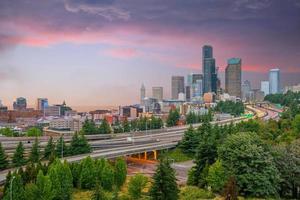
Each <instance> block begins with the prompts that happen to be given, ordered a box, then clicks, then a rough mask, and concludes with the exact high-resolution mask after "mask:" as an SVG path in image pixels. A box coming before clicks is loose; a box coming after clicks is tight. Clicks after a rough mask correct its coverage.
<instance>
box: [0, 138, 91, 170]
mask: <svg viewBox="0 0 300 200" xmlns="http://www.w3.org/2000/svg"><path fill="white" fill-rule="evenodd" d="M90 152H91V147H90V145H89V144H88V141H87V140H86V138H85V136H84V135H78V134H77V133H76V134H74V136H73V137H72V140H71V143H70V144H69V145H66V144H65V142H64V139H63V137H60V138H59V139H58V140H57V141H56V143H55V142H54V141H53V138H52V137H50V139H49V140H48V142H47V145H46V146H45V148H44V152H43V153H42V152H41V149H40V146H39V141H38V138H36V139H35V141H34V143H33V144H32V147H31V150H30V153H29V156H28V158H27V157H26V156H25V148H24V145H23V143H22V142H19V143H18V146H17V148H16V150H15V152H14V154H13V156H12V158H11V159H10V160H9V157H8V155H7V154H6V153H5V150H4V148H3V147H2V144H1V143H0V170H4V169H7V168H11V167H20V166H24V165H25V164H26V163H28V162H32V163H37V162H40V161H41V160H51V159H52V160H53V159H54V158H55V157H62V156H72V155H78V154H84V153H90Z"/></svg>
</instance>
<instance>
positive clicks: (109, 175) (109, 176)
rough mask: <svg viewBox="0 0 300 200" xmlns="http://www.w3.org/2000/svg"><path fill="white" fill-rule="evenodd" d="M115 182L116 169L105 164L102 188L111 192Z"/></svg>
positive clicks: (101, 178)
mask: <svg viewBox="0 0 300 200" xmlns="http://www.w3.org/2000/svg"><path fill="white" fill-rule="evenodd" d="M114 180H115V179H114V169H113V167H112V166H111V165H110V164H109V163H108V162H105V164H104V166H103V168H102V172H101V177H100V183H101V186H102V187H103V188H104V189H105V190H107V191H111V190H112V187H113V184H114Z"/></svg>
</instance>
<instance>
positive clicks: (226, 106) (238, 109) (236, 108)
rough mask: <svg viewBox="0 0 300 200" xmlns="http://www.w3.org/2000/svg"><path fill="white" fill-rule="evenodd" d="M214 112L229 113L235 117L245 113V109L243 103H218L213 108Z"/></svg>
mask: <svg viewBox="0 0 300 200" xmlns="http://www.w3.org/2000/svg"><path fill="white" fill-rule="evenodd" d="M214 111H216V112H221V113H229V114H231V115H234V116H235V117H237V116H239V115H241V114H243V113H244V112H245V107H244V104H243V102H233V101H219V102H218V103H217V105H216V107H215V108H214Z"/></svg>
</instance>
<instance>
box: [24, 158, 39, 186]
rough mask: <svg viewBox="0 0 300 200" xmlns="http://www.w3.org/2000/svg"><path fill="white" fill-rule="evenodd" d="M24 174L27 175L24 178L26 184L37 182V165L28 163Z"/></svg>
mask: <svg viewBox="0 0 300 200" xmlns="http://www.w3.org/2000/svg"><path fill="white" fill-rule="evenodd" d="M24 173H25V176H24V178H25V179H23V181H24V183H30V182H35V180H36V176H37V171H36V168H35V165H34V164H33V163H32V162H29V163H27V165H26V168H25V172H24Z"/></svg>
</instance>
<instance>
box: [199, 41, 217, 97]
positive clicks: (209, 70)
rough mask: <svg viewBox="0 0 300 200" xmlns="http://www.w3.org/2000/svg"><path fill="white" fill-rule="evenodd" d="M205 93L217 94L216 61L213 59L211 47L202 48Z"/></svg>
mask: <svg viewBox="0 0 300 200" xmlns="http://www.w3.org/2000/svg"><path fill="white" fill-rule="evenodd" d="M202 72H203V92H204V93H206V92H215V93H216V92H217V81H218V78H217V73H216V61H215V59H214V58H213V48H212V46H209V45H204V46H203V47H202Z"/></svg>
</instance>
